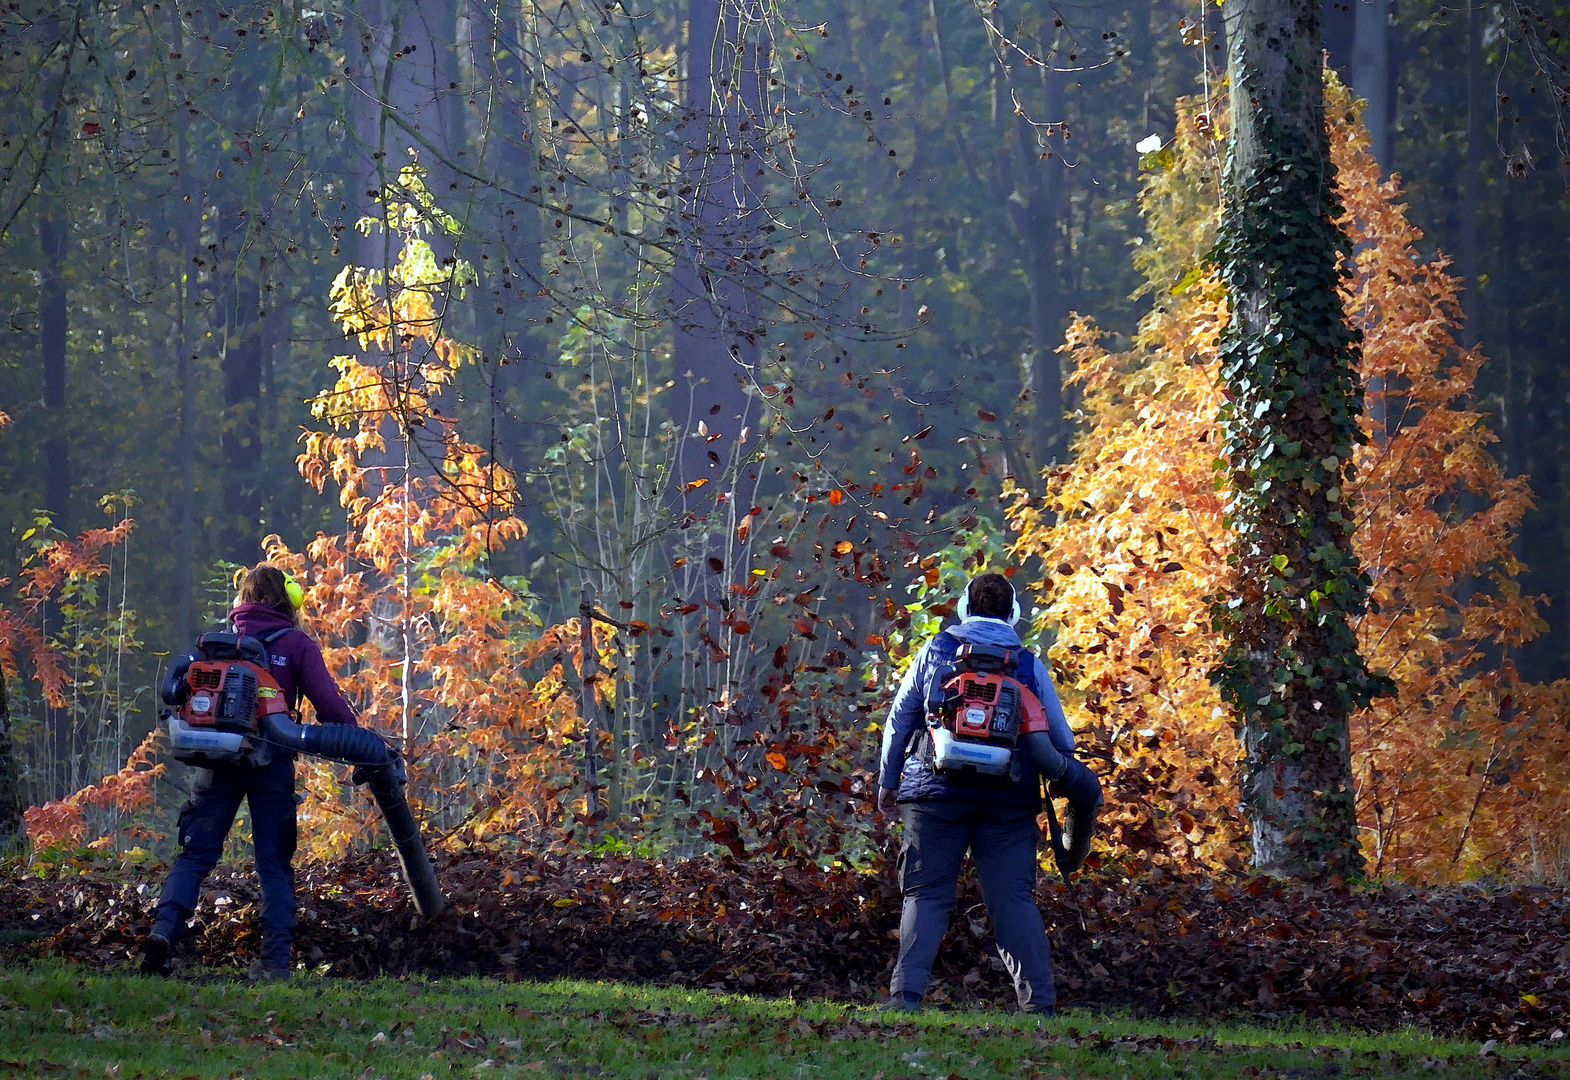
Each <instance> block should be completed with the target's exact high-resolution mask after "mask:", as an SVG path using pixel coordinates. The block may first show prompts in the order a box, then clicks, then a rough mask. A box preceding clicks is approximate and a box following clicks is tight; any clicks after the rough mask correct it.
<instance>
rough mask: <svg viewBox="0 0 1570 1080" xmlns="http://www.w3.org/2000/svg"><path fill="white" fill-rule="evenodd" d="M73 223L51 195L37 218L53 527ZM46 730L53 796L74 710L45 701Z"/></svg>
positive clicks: (51, 616) (65, 458)
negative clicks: (69, 239) (68, 256)
mask: <svg viewBox="0 0 1570 1080" xmlns="http://www.w3.org/2000/svg"><path fill="white" fill-rule="evenodd" d="M68 231H69V226H68V225H66V224H65V223H64V222H63V221H62V220H61V217H60V213H59V209H58V206H57V204H55V203H54V201H53V200H50V202H49V203H48V204H47V205H46V209H45V213H44V216H43V218H42V219H41V220H40V221H39V223H38V246H39V249H40V254H41V255H42V260H41V266H40V270H39V283H38V294H39V295H38V314H39V319H38V359H39V367H40V374H41V375H42V376H43V379H42V381H43V391H44V392H43V414H42V415H43V427H44V437H43V445H42V447H41V448H40V449H41V451H42V453H41V455H40V457H41V464H42V468H43V474H44V475H43V482H44V485H43V486H44V509H46V510H47V511H48V512H49V516H50V518H51V519H52V520H53V522H54V526H55V528H57V529H59V530H61V531H62V532H65V533H67V534H69V533H70V531H71V436H70V431H69V430H68V428H67V422H68V418H67V413H66V334H67V331H68V330H69V318H70V316H69V313H68V308H67V305H66V290H65V261H66V252H67V250H68V247H69V245H68V244H67V241H66V236H67V234H68ZM41 618H42V620H43V630H44V635H45V637H49V638H52V637H54V636H55V635H56V634H58V633H59V632H60V628H61V618H60V608H59V605H58V604H55V603H47V604H45V605H44V607H43V610H42V612H41ZM43 708H44V731H45V732H46V733H47V738H48V743H49V748H50V761H51V768H50V776H49V782H48V785H47V790H49V791H50V793H51V794H52V795H53V796H56V797H58V796H62V795H67V794H69V793H70V791H71V787H70V779H71V762H72V761H73V760H74V758H75V753H74V746H75V736H74V733H73V732H72V730H71V711H70V710H69V709H59V708H55V707H54V706H52V705H50V704H49V703H48V702H45V703H44V707H43Z"/></svg>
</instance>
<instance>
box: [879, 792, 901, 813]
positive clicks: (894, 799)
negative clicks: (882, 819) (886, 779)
mask: <svg viewBox="0 0 1570 1080" xmlns="http://www.w3.org/2000/svg"><path fill="white" fill-rule="evenodd" d="M878 813H880V814H886V815H888V816H889V817H893V816H894V815H895V814H897V813H899V789H898V788H891V787H881V786H880V787H879V788H878Z"/></svg>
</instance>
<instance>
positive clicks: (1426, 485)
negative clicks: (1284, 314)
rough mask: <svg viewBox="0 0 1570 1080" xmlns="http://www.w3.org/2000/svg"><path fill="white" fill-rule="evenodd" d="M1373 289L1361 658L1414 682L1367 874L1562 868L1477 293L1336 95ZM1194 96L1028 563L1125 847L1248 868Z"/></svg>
mask: <svg viewBox="0 0 1570 1080" xmlns="http://www.w3.org/2000/svg"><path fill="white" fill-rule="evenodd" d="M1327 99H1328V101H1329V103H1330V105H1331V108H1330V109H1329V112H1330V114H1331V116H1332V118H1333V124H1332V130H1331V140H1332V146H1333V154H1334V156H1335V162H1336V166H1337V168H1338V170H1339V185H1340V192H1341V197H1342V201H1343V204H1344V205H1345V208H1346V216H1345V219H1344V221H1343V225H1344V227H1345V228H1346V229H1347V231H1348V234H1349V235H1350V237H1351V239H1352V241H1353V243H1354V245H1356V250H1357V254H1356V256H1355V258H1356V268H1355V270H1356V273H1355V275H1354V276H1353V278H1352V279H1350V280H1349V282H1348V287H1347V290H1346V293H1345V295H1344V297H1343V299H1344V301H1345V305H1346V310H1347V313H1348V319H1349V320H1350V321H1351V322H1352V324H1353V325H1354V326H1355V327H1357V328H1359V329H1361V330H1362V332H1363V358H1362V364H1361V375H1362V378H1363V380H1364V382H1365V385H1366V386H1367V387H1368V394H1367V411H1366V413H1365V416H1364V421H1363V422H1364V428H1365V432H1366V433H1367V434H1368V435H1369V436H1370V438H1369V442H1368V444H1367V445H1365V446H1362V447H1360V448H1359V450H1358V453H1357V456H1356V459H1355V465H1356V471H1357V479H1356V482H1355V485H1354V489H1355V490H1354V492H1353V495H1354V496H1355V498H1354V500H1353V505H1354V506H1355V507H1356V511H1357V515H1358V518H1357V530H1356V535H1355V538H1354V545H1355V547H1356V551H1357V554H1358V556H1359V558H1360V560H1361V561H1362V564H1363V565H1364V567H1365V568H1366V569H1367V572H1368V573H1369V575H1370V576H1371V578H1372V581H1373V587H1372V590H1371V600H1372V602H1371V604H1370V610H1369V612H1368V613H1367V614H1366V615H1364V616H1363V617H1362V618H1361V619H1360V620H1359V622H1358V624H1357V626H1356V631H1357V636H1358V641H1359V645H1360V649H1361V651H1362V652H1363V654H1364V656H1365V657H1366V659H1367V660H1368V662H1369V666H1370V667H1371V668H1373V669H1376V670H1384V671H1386V672H1388V673H1389V674H1390V675H1391V676H1392V678H1393V679H1394V680H1395V682H1396V685H1397V688H1398V689H1397V693H1396V694H1395V695H1394V696H1392V697H1388V698H1383V699H1379V700H1377V701H1376V702H1375V703H1374V704H1373V705H1371V706H1370V707H1368V708H1367V709H1364V710H1363V711H1362V712H1360V713H1358V714H1357V715H1355V716H1354V718H1353V722H1352V735H1353V746H1352V749H1353V768H1354V773H1355V777H1356V781H1357V806H1358V820H1359V825H1360V831H1361V838H1362V843H1363V846H1364V854H1365V856H1366V857H1367V858H1368V864H1369V868H1370V872H1372V873H1374V874H1397V875H1403V876H1408V877H1413V878H1418V879H1422V880H1429V881H1439V880H1446V879H1453V878H1457V877H1462V876H1466V875H1472V874H1477V873H1487V872H1502V873H1516V874H1523V875H1532V876H1558V875H1563V874H1565V873H1566V872H1567V871H1570V831H1567V827H1566V825H1565V821H1566V815H1567V812H1570V795H1567V792H1566V786H1565V779H1566V776H1567V774H1570V730H1567V720H1570V681H1561V682H1558V683H1554V684H1553V685H1550V686H1536V685H1529V684H1524V683H1522V682H1521V680H1520V679H1519V678H1518V677H1517V675H1516V672H1515V668H1514V665H1513V660H1512V657H1513V650H1514V649H1515V648H1516V647H1517V646H1518V645H1519V644H1520V643H1521V642H1523V641H1526V640H1529V639H1530V638H1531V637H1532V636H1534V635H1535V634H1537V633H1539V632H1541V630H1542V628H1543V623H1542V621H1541V620H1540V619H1539V618H1538V617H1537V614H1536V610H1535V604H1534V601H1533V599H1532V598H1530V597H1523V596H1522V595H1521V592H1520V588H1519V586H1518V585H1517V582H1516V577H1517V575H1518V574H1519V573H1520V571H1521V566H1520V564H1519V563H1518V562H1517V561H1516V560H1515V558H1514V557H1513V556H1512V555H1511V552H1510V544H1511V541H1512V539H1513V537H1514V535H1515V531H1516V529H1518V528H1519V526H1520V523H1521V520H1522V517H1523V515H1524V514H1525V513H1526V511H1527V509H1528V508H1529V507H1530V499H1531V496H1530V492H1529V490H1528V487H1527V482H1526V480H1525V479H1524V478H1510V477H1506V476H1505V475H1504V472H1503V470H1502V469H1501V468H1500V466H1499V464H1498V463H1497V461H1495V459H1494V458H1493V457H1492V456H1491V455H1490V453H1489V452H1488V444H1489V443H1491V442H1492V441H1494V436H1493V435H1492V434H1491V433H1490V432H1489V430H1488V428H1487V424H1486V420H1485V417H1484V416H1483V414H1482V413H1480V412H1479V411H1478V410H1477V409H1476V408H1475V406H1474V405H1473V404H1472V392H1473V386H1474V383H1475V379H1476V376H1477V372H1478V369H1479V367H1480V366H1481V365H1482V364H1483V363H1484V360H1485V358H1484V356H1483V354H1482V353H1481V352H1480V351H1477V350H1473V351H1470V352H1467V351H1464V350H1461V349H1460V348H1459V347H1458V345H1457V342H1456V338H1455V334H1456V328H1457V326H1458V322H1459V318H1460V305H1459V302H1458V298H1457V297H1458V290H1459V288H1460V282H1458V281H1457V279H1455V278H1454V277H1452V276H1451V275H1450V274H1448V273H1447V270H1446V267H1447V261H1446V260H1445V259H1443V258H1439V259H1434V260H1425V259H1424V258H1423V257H1422V256H1421V255H1420V254H1419V253H1418V251H1417V247H1416V245H1417V243H1418V241H1419V240H1420V239H1421V233H1420V232H1419V231H1418V230H1417V228H1416V227H1415V226H1413V225H1412V224H1411V223H1410V222H1409V221H1408V220H1407V218H1406V215H1405V211H1404V208H1403V207H1402V206H1401V205H1400V201H1399V200H1400V193H1401V189H1400V183H1399V180H1397V179H1390V180H1386V181H1383V182H1381V181H1380V180H1379V171H1378V167H1377V164H1376V163H1375V161H1374V160H1373V158H1372V157H1371V156H1370V155H1369V153H1368V139H1367V134H1366V132H1365V130H1364V129H1363V127H1362V125H1361V123H1359V122H1358V121H1357V120H1356V119H1355V116H1354V109H1353V103H1352V102H1351V101H1350V99H1349V97H1348V95H1347V93H1346V91H1345V90H1344V89H1342V88H1341V87H1339V86H1336V85H1332V86H1331V87H1328V88H1327ZM1201 109H1202V106H1201V105H1199V104H1198V103H1196V102H1187V103H1185V104H1184V105H1183V107H1182V108H1181V109H1180V120H1179V125H1178V132H1177V138H1176V140H1175V141H1174V143H1173V145H1172V146H1171V147H1170V148H1168V149H1167V150H1164V151H1161V152H1160V153H1159V154H1157V155H1153V156H1152V158H1151V159H1150V160H1149V161H1148V164H1149V165H1151V166H1152V170H1151V172H1150V173H1149V174H1148V176H1147V181H1146V185H1145V190H1144V193H1143V195H1142V206H1143V209H1144V213H1145V215H1146V219H1147V223H1148V226H1149V233H1150V238H1149V240H1147V242H1146V244H1145V246H1144V247H1143V249H1142V250H1141V251H1140V252H1139V254H1138V255H1137V256H1136V258H1137V259H1138V261H1139V263H1140V268H1141V270H1142V271H1143V272H1144V273H1145V274H1146V277H1147V279H1148V281H1149V286H1148V288H1147V292H1149V293H1150V294H1151V296H1152V298H1153V300H1154V310H1152V311H1151V312H1150V314H1148V315H1147V316H1146V317H1145V318H1144V319H1143V320H1142V322H1141V324H1140V327H1139V331H1138V334H1137V336H1136V338H1135V340H1134V342H1133V348H1132V349H1131V350H1130V351H1128V352H1125V353H1116V354H1114V353H1111V352H1108V351H1107V350H1106V349H1105V348H1104V347H1103V346H1102V345H1101V343H1100V342H1101V340H1102V338H1103V335H1102V333H1101V332H1100V331H1099V330H1098V329H1097V328H1096V327H1095V325H1094V324H1093V323H1092V322H1091V321H1090V320H1088V319H1084V318H1079V319H1076V321H1075V322H1074V325H1073V326H1072V327H1071V329H1070V332H1069V335H1068V340H1067V343H1066V345H1065V346H1064V349H1063V351H1064V352H1066V353H1067V354H1068V355H1069V356H1070V357H1071V359H1072V360H1073V364H1074V374H1073V376H1072V379H1073V380H1074V381H1075V382H1077V383H1078V384H1079V385H1080V387H1081V388H1082V393H1083V402H1082V405H1081V417H1082V421H1083V429H1084V434H1083V435H1082V436H1081V437H1080V438H1079V440H1078V442H1077V443H1076V445H1075V455H1074V460H1073V461H1072V463H1070V464H1069V465H1068V466H1067V467H1065V468H1063V469H1061V470H1059V471H1056V472H1052V473H1049V475H1048V477H1047V480H1048V485H1047V491H1046V494H1045V496H1044V497H1043V498H1042V499H1040V500H1032V499H1030V498H1028V497H1026V496H1025V495H1024V494H1023V493H1016V496H1015V501H1014V503H1013V506H1012V509H1011V511H1010V521H1011V524H1012V526H1013V527H1014V529H1015V531H1016V533H1017V543H1016V550H1017V552H1018V553H1020V554H1028V555H1037V556H1039V557H1040V558H1041V559H1042V561H1043V563H1044V565H1045V567H1046V575H1045V577H1044V578H1043V580H1041V581H1040V582H1038V583H1037V589H1038V592H1039V594H1040V595H1041V597H1042V598H1043V599H1044V601H1045V602H1046V611H1045V613H1044V616H1043V622H1044V624H1045V625H1046V626H1049V627H1052V628H1054V629H1055V630H1056V641H1055V644H1054V646H1053V648H1052V657H1053V660H1054V662H1055V664H1056V668H1057V672H1058V675H1059V676H1060V679H1061V681H1062V685H1063V686H1064V687H1065V689H1066V691H1067V693H1066V694H1065V697H1066V698H1067V699H1068V704H1069V707H1070V710H1071V713H1077V722H1078V726H1079V727H1080V729H1081V731H1082V740H1083V741H1084V742H1085V743H1087V744H1088V745H1089V746H1090V747H1091V748H1092V752H1093V753H1094V754H1097V755H1099V756H1101V757H1102V758H1103V759H1104V760H1105V761H1106V762H1108V763H1109V764H1110V766H1111V781H1110V799H1109V807H1108V815H1107V820H1108V823H1109V836H1110V839H1111V841H1112V843H1113V845H1114V847H1115V848H1121V849H1123V850H1125V851H1128V852H1142V853H1147V854H1149V855H1150V856H1151V857H1153V858H1155V859H1156V860H1157V861H1158V862H1160V861H1172V862H1176V863H1194V864H1202V865H1219V864H1229V865H1234V866H1235V865H1238V864H1239V858H1240V855H1241V854H1242V853H1243V851H1244V849H1245V846H1246V842H1247V828H1246V826H1245V824H1244V822H1243V821H1242V818H1241V815H1240V813H1239V811H1238V805H1237V803H1238V788H1237V759H1238V753H1239V744H1238V741H1237V739H1236V737H1235V735H1234V720H1233V717H1232V716H1231V715H1230V713H1229V711H1228V710H1227V709H1226V708H1225V706H1224V705H1223V703H1222V701H1221V698H1220V696H1219V694H1218V693H1217V692H1216V690H1215V689H1214V687H1213V686H1212V685H1211V683H1210V680H1209V672H1210V671H1211V669H1212V668H1213V667H1214V666H1215V663H1216V661H1217V659H1218V658H1219V656H1220V651H1221V649H1222V642H1221V639H1220V637H1219V636H1218V635H1217V634H1216V633H1214V632H1213V630H1212V628H1211V624H1210V615H1209V609H1210V605H1211V601H1212V598H1213V597H1217V596H1228V595H1233V594H1235V592H1236V588H1235V581H1234V579H1233V576H1232V575H1233V573H1234V571H1233V569H1232V567H1231V566H1229V563H1228V553H1229V545H1230V538H1229V534H1228V530H1227V528H1226V523H1225V520H1224V514H1223V510H1222V506H1223V499H1222V496H1223V494H1224V492H1222V491H1221V490H1219V485H1220V484H1222V483H1224V482H1225V481H1224V477H1223V475H1222V474H1221V473H1219V472H1218V471H1217V469H1216V465H1215V459H1216V457H1217V452H1216V449H1215V445H1216V436H1215V415H1216V410H1217V408H1218V407H1219V406H1220V404H1221V402H1222V396H1221V395H1222V391H1221V389H1220V388H1219V386H1218V381H1217V375H1216V370H1217V365H1216V346H1217V340H1218V337H1219V334H1220V331H1221V328H1222V326H1223V325H1224V323H1225V320H1226V317H1227V312H1226V309H1225V299H1224V296H1223V293H1222V290H1221V289H1220V287H1219V285H1218V283H1217V282H1216V281H1215V280H1214V278H1213V277H1212V276H1211V275H1210V274H1209V272H1208V269H1207V267H1206V264H1205V262H1204V255H1205V252H1206V251H1207V250H1208V248H1209V246H1210V243H1211V237H1212V236H1213V229H1214V228H1215V224H1216V221H1217V203H1216V193H1217V192H1218V190H1219V183H1220V176H1221V167H1220V162H1219V151H1220V148H1221V145H1222V144H1221V143H1220V142H1219V141H1218V140H1217V139H1216V138H1214V129H1215V128H1216V127H1217V126H1218V125H1217V124H1214V123H1212V120H1214V119H1216V118H1215V117H1212V116H1204V117H1203V119H1200V117H1201V116H1202V112H1201Z"/></svg>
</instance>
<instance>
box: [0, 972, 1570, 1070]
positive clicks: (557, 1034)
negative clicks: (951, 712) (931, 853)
mask: <svg viewBox="0 0 1570 1080" xmlns="http://www.w3.org/2000/svg"><path fill="white" fill-rule="evenodd" d="M1358 1075H1361V1076H1377V1077H1385V1076H1423V1077H1433V1076H1447V1077H1448V1076H1456V1077H1462V1076H1505V1075H1513V1076H1521V1075H1525V1076H1570V1053H1567V1052H1566V1051H1561V1050H1542V1049H1525V1048H1515V1047H1500V1048H1494V1047H1491V1046H1490V1047H1479V1046H1478V1045H1476V1044H1475V1043H1465V1042H1448V1041H1441V1040H1437V1039H1433V1038H1430V1037H1428V1036H1427V1035H1424V1034H1421V1033H1416V1032H1404V1033H1399V1034H1393V1035H1380V1036H1373V1035H1359V1034H1326V1033H1323V1032H1317V1033H1310V1032H1308V1031H1301V1030H1284V1029H1274V1030H1272V1029H1265V1028H1254V1027H1241V1026H1205V1025H1200V1024H1195V1023H1183V1022H1180V1023H1158V1022H1152V1021H1132V1020H1127V1019H1120V1018H1117V1017H1108V1016H1097V1015H1094V1014H1091V1013H1080V1012H1076V1013H1073V1014H1070V1015H1067V1016H1064V1017H1060V1018H1058V1019H1056V1020H1051V1021H1047V1022H1045V1023H1039V1024H1038V1023H1036V1022H1033V1021H1027V1020H1026V1019H1025V1018H1023V1017H1020V1016H1017V1015H1012V1014H1007V1013H986V1012H936V1011H928V1012H924V1013H920V1014H917V1015H916V1016H914V1017H913V1018H907V1017H900V1018H898V1019H890V1018H888V1017H886V1016H881V1015H879V1014H877V1013H875V1012H872V1011H871V1010H868V1009H864V1008H854V1007H846V1006H840V1005H828V1004H819V1003H800V1002H790V1001H777V1000H764V999H757V998H746V997H735V996H731V995H726V994H708V993H704V992H701V991H688V990H668V989H660V988H654V987H641V986H625V985H619V984H615V983H588V982H577V981H568V980H564V981H560V982H551V983H499V982H490V981H484V980H477V979H455V980H432V981H420V982H397V981H393V980H380V981H377V982H369V983H354V982H347V981H344V980H339V979H327V978H314V977H305V978H301V979H297V980H295V981H294V982H292V983H285V984H259V985H253V984H251V983H248V982H244V981H236V980H231V979H227V978H218V977H215V976H202V977H200V978H198V979H195V980H193V981H184V980H171V981H162V980H153V979H144V978H139V977H136V976H132V975H104V974H98V973H94V972H90V971H87V970H85V969H77V968H73V967H70V966H66V965H59V964H48V965H40V966H36V967H31V968H9V969H0V1077H6V1078H10V1077H27V1078H29V1080H31V1078H35V1077H38V1078H43V1077H62V1078H75V1077H81V1078H99V1077H104V1078H108V1080H133V1078H137V1077H148V1078H151V1077H160V1078H162V1077H169V1078H174V1080H184V1078H186V1077H197V1078H203V1080H206V1078H209V1077H213V1078H216V1077H245V1078H247V1080H275V1078H284V1077H301V1078H311V1080H315V1078H318V1077H320V1078H332V1077H346V1078H353V1080H376V1078H378V1077H385V1078H386V1080H395V1078H408V1080H421V1078H426V1077H428V1078H430V1080H440V1078H442V1077H457V1076H462V1077H477V1078H497V1080H500V1078H502V1077H585V1078H588V1077H634V1078H638V1080H643V1078H655V1077H659V1078H664V1077H672V1078H675V1077H681V1078H697V1077H707V1078H710V1080H720V1078H732V1077H734V1078H740V1077H746V1078H764V1077H773V1078H780V1080H784V1078H837V1077H865V1078H867V1080H897V1078H898V1077H909V1078H910V1080H925V1078H929V1077H931V1078H943V1080H948V1078H953V1077H964V1078H974V1080H985V1078H992V1077H1023V1078H1049V1077H1050V1078H1058V1077H1063V1078H1065V1080H1067V1078H1074V1080H1081V1078H1088V1077H1169V1076H1181V1077H1228V1078H1231V1077H1255V1076H1279V1077H1293V1078H1307V1077H1334V1076H1358Z"/></svg>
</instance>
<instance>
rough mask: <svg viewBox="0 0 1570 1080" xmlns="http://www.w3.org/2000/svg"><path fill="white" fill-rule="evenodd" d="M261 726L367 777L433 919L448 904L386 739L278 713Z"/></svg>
mask: <svg viewBox="0 0 1570 1080" xmlns="http://www.w3.org/2000/svg"><path fill="white" fill-rule="evenodd" d="M263 722H264V723H265V724H266V726H267V738H268V741H269V742H272V743H274V744H275V745H278V746H286V747H288V748H289V749H291V750H295V751H298V752H299V753H302V754H309V755H310V756H312V757H319V758H326V759H327V760H329V761H341V762H343V763H344V764H345V765H357V766H359V768H358V769H357V770H356V776H357V777H363V778H364V780H365V782H366V783H367V784H368V785H369V786H370V789H371V795H372V796H374V797H375V799H376V805H377V806H379V807H381V810H382V818H383V820H385V821H386V822H387V832H388V834H389V835H390V836H391V837H392V842H393V847H394V848H396V849H397V851H398V865H399V866H400V867H401V868H402V869H403V879H404V880H405V881H407V882H408V883H409V891H410V892H411V893H413V894H414V906H415V909H416V910H417V911H419V913H420V915H421V917H422V918H426V919H433V918H435V917H436V916H437V915H438V914H439V913H440V912H441V910H442V908H444V907H446V906H447V901H446V899H445V898H444V897H443V896H442V889H441V885H440V884H439V883H438V882H437V880H436V868H435V867H434V866H432V865H431V860H430V857H429V856H427V855H426V854H425V844H424V842H423V841H422V840H421V839H420V823H419V822H417V821H415V820H414V811H412V810H410V809H409V800H408V799H406V798H405V797H404V793H403V785H404V778H403V776H402V770H401V769H400V768H399V766H400V764H401V762H400V761H399V759H398V756H397V755H396V754H395V753H394V752H393V751H391V750H389V749H388V748H387V744H386V743H385V742H384V741H382V737H381V736H380V735H378V734H376V732H374V731H372V730H370V729H369V728H363V727H355V726H354V725H352V724H309V725H307V724H296V723H295V722H294V721H292V720H289V719H286V718H285V717H283V716H280V715H279V714H277V713H269V714H268V715H267V716H265V717H264V718H263Z"/></svg>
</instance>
